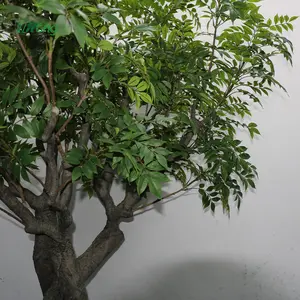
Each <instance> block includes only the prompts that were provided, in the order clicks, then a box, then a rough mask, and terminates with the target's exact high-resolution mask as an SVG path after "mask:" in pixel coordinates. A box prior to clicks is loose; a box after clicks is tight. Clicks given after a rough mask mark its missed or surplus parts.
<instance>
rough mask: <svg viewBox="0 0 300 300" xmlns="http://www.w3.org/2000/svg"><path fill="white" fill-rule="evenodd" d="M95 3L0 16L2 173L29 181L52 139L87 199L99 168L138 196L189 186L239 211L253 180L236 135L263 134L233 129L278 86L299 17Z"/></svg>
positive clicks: (24, 7) (254, 9) (255, 10)
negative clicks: (279, 59)
mask: <svg viewBox="0 0 300 300" xmlns="http://www.w3.org/2000/svg"><path fill="white" fill-rule="evenodd" d="M99 2H100V1H76V0H75V1H63V0H62V1H58V0H55V1H54V0H53V1H15V2H14V5H13V4H10V5H7V6H3V7H2V9H1V24H2V31H1V32H2V39H1V42H0V58H1V63H0V68H1V75H0V76H1V82H0V95H1V103H0V105H1V113H0V126H1V127H0V130H1V133H0V137H1V149H2V155H1V160H0V163H1V167H2V168H3V169H6V170H10V171H11V172H12V175H13V177H14V179H16V180H17V181H18V182H19V181H20V178H22V179H24V180H26V181H29V180H30V176H29V174H31V173H33V172H34V170H36V169H37V168H38V165H37V163H36V162H37V158H38V157H40V156H41V154H42V152H43V151H44V150H41V148H43V147H42V143H39V142H38V141H42V142H46V141H47V138H48V137H49V136H50V135H49V133H52V132H55V133H56V137H57V140H58V141H59V144H60V145H61V147H60V154H61V156H62V157H63V158H64V160H65V161H66V162H67V163H69V164H70V165H71V170H72V181H73V182H75V181H80V182H82V184H83V186H84V188H85V190H86V191H87V192H88V193H89V195H90V196H91V195H93V179H94V178H95V177H97V174H99V173H100V172H101V170H103V167H104V166H105V165H109V166H110V167H111V168H112V169H113V170H116V171H117V176H118V177H120V178H121V179H122V180H123V181H124V182H129V183H132V184H134V185H136V186H137V190H138V193H139V194H140V195H142V196H145V195H146V192H148V191H150V192H151V193H152V194H154V195H155V196H157V197H158V198H161V197H162V186H163V184H164V183H165V182H168V181H169V180H170V179H172V178H175V179H176V180H180V182H181V183H182V185H183V188H184V189H186V188H187V187H188V186H189V185H190V183H191V181H189V180H188V179H187V177H188V175H191V176H192V182H193V183H194V179H197V181H198V182H199V183H200V185H199V192H200V194H201V196H202V201H203V204H204V207H210V208H211V209H212V210H214V208H215V204H217V203H218V202H222V204H223V208H224V209H225V210H226V211H227V212H228V211H229V199H230V197H231V196H233V197H234V200H236V201H237V203H238V205H239V204H240V202H241V199H242V196H243V190H244V189H247V188H248V187H249V186H250V187H252V188H254V187H255V184H254V179H255V177H256V175H257V172H256V168H255V166H253V165H252V164H251V163H250V161H249V158H250V156H249V154H248V153H247V149H246V147H245V146H243V145H242V143H241V141H239V140H237V139H236V138H235V136H236V130H237V128H239V127H240V128H248V130H249V133H250V135H251V137H252V138H253V137H254V136H255V135H256V134H259V131H258V129H257V126H256V124H254V123H253V122H251V123H248V124H246V123H245V122H244V121H243V118H244V117H245V116H247V115H251V103H253V102H255V103H260V101H261V96H263V95H269V93H270V91H271V90H272V87H274V86H276V85H277V86H280V84H279V83H278V82H277V81H276V79H275V70H274V65H273V62H272V57H274V56H276V55H279V54H281V55H283V56H284V58H285V59H287V60H288V61H290V62H291V50H292V44H291V42H290V41H289V40H288V39H287V38H285V37H284V36H283V35H282V32H283V31H284V30H290V29H293V25H292V21H293V20H295V19H296V17H288V16H278V15H276V16H275V18H274V19H268V20H266V19H265V18H264V17H263V16H262V15H261V14H260V11H259V6H258V2H260V1H258V0H248V1H242V0H222V1H221V0H219V1H217V0H213V1H211V0H210V1H208V0H206V1H205V0H203V1H199V0H198V1H182V0H177V1H171V2H167V1H164V0H160V1H150V0H143V1H136V0H123V1H101V3H99ZM30 23H31V24H46V25H47V24H48V25H50V26H48V29H49V28H50V29H49V30H47V26H46V27H45V26H44V28H40V29H38V28H36V30H34V29H33V30H32V27H34V26H31V28H30V26H29V25H28V24H30ZM16 24H18V26H19V27H20V26H21V25H20V24H24V25H22V26H23V27H22V29H21V30H19V34H18V33H17V34H16ZM26 25H27V27H26ZM30 31H31V32H30ZM22 34H23V35H22ZM46 82H48V83H49V84H47V83H46ZM133 107H134V108H135V109H133ZM134 110H135V112H136V113H134ZM51 122H52V123H51ZM53 122H55V124H54V123H53ZM50 123H51V124H50ZM47 124H48V125H47ZM49 124H50V126H49ZM85 124H88V125H86V126H88V127H89V130H88V131H89V133H86V132H84V129H85V128H86V127H85ZM52 125H53V126H55V128H53V126H52ZM49 127H50V130H49ZM47 129H48V133H47V132H45V130H46V131H47ZM81 132H82V133H84V137H86V138H87V140H88V141H90V143H87V141H85V142H86V146H84V147H83V148H82V147H80V133H81ZM47 134H48V136H47ZM32 138H34V139H36V141H37V143H35V142H32ZM62 145H66V146H68V145H71V146H70V148H68V147H66V148H64V147H63V146H62ZM197 156H200V161H199V159H197V158H196V157H197Z"/></svg>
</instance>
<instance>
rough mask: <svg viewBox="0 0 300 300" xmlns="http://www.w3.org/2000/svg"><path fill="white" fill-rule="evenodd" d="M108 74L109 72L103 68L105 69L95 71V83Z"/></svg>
mask: <svg viewBox="0 0 300 300" xmlns="http://www.w3.org/2000/svg"><path fill="white" fill-rule="evenodd" d="M106 74H108V70H107V69H105V68H103V69H98V70H96V71H95V73H94V74H93V76H92V79H93V80H95V81H99V80H101V79H102V78H103V77H104V76H105V75H106Z"/></svg>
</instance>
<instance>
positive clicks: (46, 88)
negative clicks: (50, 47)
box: [16, 33, 51, 104]
mask: <svg viewBox="0 0 300 300" xmlns="http://www.w3.org/2000/svg"><path fill="white" fill-rule="evenodd" d="M16 37H17V40H18V42H19V44H20V46H21V48H22V50H23V53H24V55H25V56H26V58H27V60H28V62H29V64H30V66H31V68H32V70H33V72H34V73H35V75H36V76H37V78H38V79H39V81H40V83H41V84H42V86H43V89H44V92H45V95H46V100H47V104H50V103H51V101H50V93H49V89H48V87H47V85H46V83H45V81H44V79H43V78H42V76H41V75H40V73H39V71H38V70H37V68H36V66H35V64H34V63H33V61H32V58H31V56H30V55H29V54H28V52H27V50H26V48H25V45H24V43H23V41H22V39H21V37H20V35H19V34H18V33H16Z"/></svg>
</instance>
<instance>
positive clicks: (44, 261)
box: [33, 210, 88, 300]
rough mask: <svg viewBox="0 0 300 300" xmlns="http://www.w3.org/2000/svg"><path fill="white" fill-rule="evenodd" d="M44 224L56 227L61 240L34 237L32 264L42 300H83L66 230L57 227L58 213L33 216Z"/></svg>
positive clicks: (40, 236)
mask: <svg viewBox="0 0 300 300" xmlns="http://www.w3.org/2000/svg"><path fill="white" fill-rule="evenodd" d="M36 217H37V218H38V219H40V220H43V221H44V222H48V223H51V224H52V225H56V228H57V229H58V230H59V232H60V233H61V239H60V240H59V241H56V240H54V239H52V238H49V237H48V236H46V235H36V236H35V244H34V251H33V261H34V267H35V271H36V273H37V276H38V279H39V282H40V286H41V289H42V293H43V296H44V298H43V299H44V300H87V299H88V296H87V292H86V289H85V287H84V286H80V284H79V282H80V274H79V272H78V268H77V266H76V255H75V251H74V247H73V244H72V234H71V233H70V230H65V229H64V228H63V226H61V220H60V219H61V213H59V212H53V211H49V210H48V211H44V212H42V213H36Z"/></svg>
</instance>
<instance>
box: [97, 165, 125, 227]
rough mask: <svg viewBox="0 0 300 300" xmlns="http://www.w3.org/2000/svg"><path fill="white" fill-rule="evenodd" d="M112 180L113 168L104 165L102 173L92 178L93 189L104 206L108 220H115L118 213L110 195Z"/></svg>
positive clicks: (117, 217)
mask: <svg viewBox="0 0 300 300" xmlns="http://www.w3.org/2000/svg"><path fill="white" fill-rule="evenodd" d="M113 180H114V172H113V169H112V168H111V167H110V166H108V165H106V166H105V167H104V169H103V171H102V174H101V175H100V176H99V177H98V178H95V179H94V190H95V192H96V194H97V196H98V198H99V200H100V202H101V203H102V205H103V206H104V208H105V212H106V215H107V219H108V220H109V221H117V220H118V219H119V214H118V210H117V207H116V205H115V204H114V201H113V199H112V197H111V195H110V189H111V186H112V183H113Z"/></svg>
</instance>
